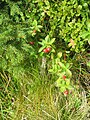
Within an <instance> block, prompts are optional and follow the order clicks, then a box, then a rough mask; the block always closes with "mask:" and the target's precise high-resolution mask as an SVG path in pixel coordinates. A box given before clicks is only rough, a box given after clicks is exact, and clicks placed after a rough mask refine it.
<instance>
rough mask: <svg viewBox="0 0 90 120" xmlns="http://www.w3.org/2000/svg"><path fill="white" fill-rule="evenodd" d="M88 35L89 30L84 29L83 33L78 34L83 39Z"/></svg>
mask: <svg viewBox="0 0 90 120" xmlns="http://www.w3.org/2000/svg"><path fill="white" fill-rule="evenodd" d="M88 35H90V32H88V31H85V32H83V33H82V34H81V35H80V37H82V38H83V39H85V38H86V37H87V36H88Z"/></svg>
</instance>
